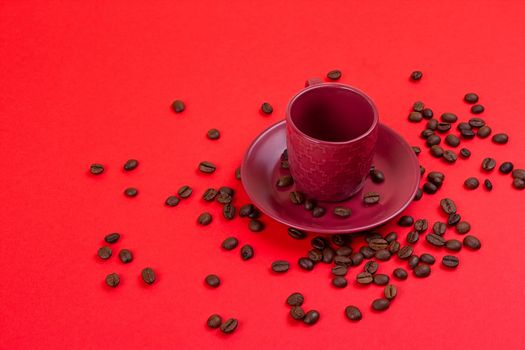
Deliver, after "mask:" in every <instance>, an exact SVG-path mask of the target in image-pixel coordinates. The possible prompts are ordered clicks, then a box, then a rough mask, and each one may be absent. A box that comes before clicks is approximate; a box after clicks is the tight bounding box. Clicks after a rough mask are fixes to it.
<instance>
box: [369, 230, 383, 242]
mask: <svg viewBox="0 0 525 350" xmlns="http://www.w3.org/2000/svg"><path fill="white" fill-rule="evenodd" d="M378 238H381V239H382V238H383V236H381V234H379V233H378V232H370V231H369V232H366V233H365V241H366V242H367V243H370V241H371V240H373V239H378Z"/></svg>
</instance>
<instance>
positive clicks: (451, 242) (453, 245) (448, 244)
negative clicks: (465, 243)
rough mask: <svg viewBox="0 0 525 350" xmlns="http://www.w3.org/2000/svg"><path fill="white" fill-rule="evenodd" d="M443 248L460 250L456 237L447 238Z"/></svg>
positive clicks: (459, 243) (454, 250)
mask: <svg viewBox="0 0 525 350" xmlns="http://www.w3.org/2000/svg"><path fill="white" fill-rule="evenodd" d="M445 248H447V249H448V250H451V251H453V252H459V251H460V250H461V242H460V241H458V240H457V239H449V240H448V241H446V242H445Z"/></svg>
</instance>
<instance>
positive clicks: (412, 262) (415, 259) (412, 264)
mask: <svg viewBox="0 0 525 350" xmlns="http://www.w3.org/2000/svg"><path fill="white" fill-rule="evenodd" d="M417 264H419V256H417V255H412V256H410V258H408V268H409V269H411V270H413V269H415V268H416V266H417Z"/></svg>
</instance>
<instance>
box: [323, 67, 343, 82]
mask: <svg viewBox="0 0 525 350" xmlns="http://www.w3.org/2000/svg"><path fill="white" fill-rule="evenodd" d="M326 77H327V78H328V79H330V80H339V79H340V78H341V71H340V70H338V69H334V70H331V71H330V72H328V74H326Z"/></svg>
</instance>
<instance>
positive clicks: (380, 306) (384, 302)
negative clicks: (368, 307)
mask: <svg viewBox="0 0 525 350" xmlns="http://www.w3.org/2000/svg"><path fill="white" fill-rule="evenodd" d="M389 306H390V301H389V300H388V299H384V298H379V299H376V300H374V301H373V302H372V309H374V310H376V311H385V310H386V309H388V307H389Z"/></svg>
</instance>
